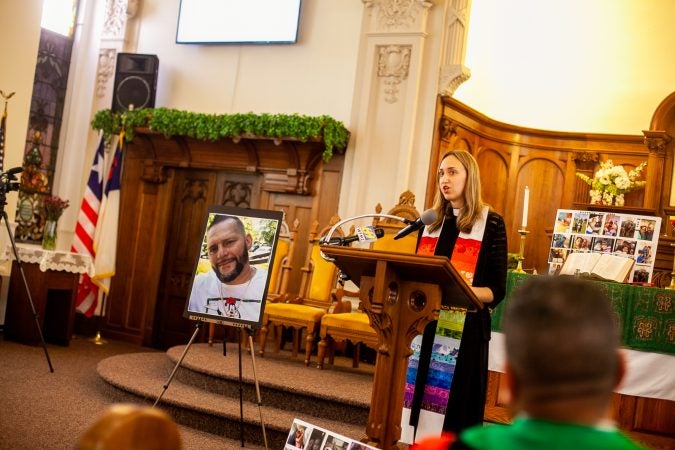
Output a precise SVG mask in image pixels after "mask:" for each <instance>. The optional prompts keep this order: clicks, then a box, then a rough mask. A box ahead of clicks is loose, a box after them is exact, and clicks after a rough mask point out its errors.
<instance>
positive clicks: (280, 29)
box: [176, 0, 302, 44]
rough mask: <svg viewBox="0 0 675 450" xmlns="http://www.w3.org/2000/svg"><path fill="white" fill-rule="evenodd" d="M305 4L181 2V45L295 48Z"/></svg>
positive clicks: (291, 0) (283, 0) (285, 0)
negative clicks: (291, 46)
mask: <svg viewBox="0 0 675 450" xmlns="http://www.w3.org/2000/svg"><path fill="white" fill-rule="evenodd" d="M301 1H302V0H181V2H180V10H179V12H178V27H177V31H176V43H178V44H242V43H256V44H292V43H295V42H297V39H298V26H299V22H300V4H301Z"/></svg>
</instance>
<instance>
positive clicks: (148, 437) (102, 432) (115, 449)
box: [75, 403, 183, 450]
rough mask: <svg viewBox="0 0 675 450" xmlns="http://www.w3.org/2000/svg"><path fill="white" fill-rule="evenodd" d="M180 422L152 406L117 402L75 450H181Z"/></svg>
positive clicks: (86, 434)
mask: <svg viewBox="0 0 675 450" xmlns="http://www.w3.org/2000/svg"><path fill="white" fill-rule="evenodd" d="M182 448H183V442H182V439H181V436H180V432H179V430H178V425H176V423H175V422H174V421H173V420H172V419H171V417H169V416H168V415H167V414H166V413H165V412H163V411H161V410H159V409H155V408H151V407H149V406H138V405H132V404H126V403H124V404H117V405H113V406H111V407H109V408H108V409H106V410H105V411H104V412H103V413H102V414H101V415H100V417H98V419H97V420H96V421H95V422H94V424H93V425H91V427H89V428H88V429H87V430H86V431H85V433H84V434H83V435H82V436H81V437H80V439H79V440H78V442H77V445H76V446H75V449H76V450H119V449H135V450H181V449H182Z"/></svg>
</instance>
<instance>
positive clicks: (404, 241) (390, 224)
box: [317, 191, 419, 369]
mask: <svg viewBox="0 0 675 450" xmlns="http://www.w3.org/2000/svg"><path fill="white" fill-rule="evenodd" d="M375 212H376V213H377V214H380V213H381V212H382V205H380V204H379V203H378V205H377V206H376V207H375ZM387 214H388V215H392V216H398V217H403V218H404V219H408V220H410V221H413V220H415V219H417V218H418V217H419V212H418V211H417V209H415V195H414V194H413V193H412V192H410V191H406V192H404V193H403V194H401V196H400V197H399V201H398V203H397V204H396V206H394V207H393V208H392V209H390V210H389V211H388V212H387ZM373 225H374V226H377V227H381V228H384V230H385V234H384V236H383V237H382V238H380V239H378V240H376V241H374V242H373V243H372V244H371V248H372V249H374V250H385V251H394V252H401V253H415V248H416V246H417V234H416V233H411V234H409V235H408V236H405V237H403V238H401V239H398V240H394V236H395V235H396V233H397V232H398V231H399V230H401V229H402V228H403V227H404V226H405V224H404V223H403V222H400V221H397V220H395V219H389V218H384V219H383V220H380V218H378V217H376V218H375V219H374V220H373ZM343 292H344V291H343V289H342V287H341V288H339V289H338V291H337V297H338V299H339V300H342V299H343V298H344V297H343V295H342V294H343ZM342 309H343V310H344V309H345V308H344V307H343V308H342ZM319 336H320V337H321V340H320V341H319V346H318V356H317V359H318V363H317V367H318V368H320V369H322V368H323V363H324V359H325V357H326V353H328V357H329V363H330V364H333V361H334V356H335V355H334V353H335V351H334V346H335V343H336V342H341V341H345V340H348V341H350V342H351V343H352V344H353V345H354V354H353V358H352V367H354V368H356V367H358V365H359V359H360V348H361V344H364V345H367V346H369V347H371V348H375V347H377V345H378V336H377V333H376V332H375V330H373V328H372V327H371V326H370V320H369V319H368V316H367V315H366V314H365V313H364V312H363V311H360V310H357V311H349V312H344V313H338V314H326V315H324V316H323V317H322V319H321V327H320V329H319Z"/></svg>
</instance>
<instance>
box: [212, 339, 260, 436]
mask: <svg viewBox="0 0 675 450" xmlns="http://www.w3.org/2000/svg"><path fill="white" fill-rule="evenodd" d="M244 330H246V334H247V336H248V348H249V351H250V353H251V363H252V364H253V381H254V382H255V398H256V403H257V404H258V413H259V414H260V426H261V427H262V434H263V441H264V442H265V449H267V433H266V431H265V421H264V420H263V415H262V398H261V397H260V385H259V384H258V371H257V369H256V366H255V350H254V348H253V328H251V327H242V328H240V329H239V430H240V435H241V446H242V447H243V446H244V380H243V377H242V370H241V341H242V338H243V337H244ZM224 345H225V342H224V341H223V346H224Z"/></svg>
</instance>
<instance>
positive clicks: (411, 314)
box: [321, 245, 483, 449]
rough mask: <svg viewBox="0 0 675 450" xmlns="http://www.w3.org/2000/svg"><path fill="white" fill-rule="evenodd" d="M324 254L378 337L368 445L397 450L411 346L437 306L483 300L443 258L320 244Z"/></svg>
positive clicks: (466, 305)
mask: <svg viewBox="0 0 675 450" xmlns="http://www.w3.org/2000/svg"><path fill="white" fill-rule="evenodd" d="M321 250H322V251H323V253H324V254H325V255H326V256H328V257H329V258H332V259H333V260H334V263H335V265H336V266H337V267H338V268H339V269H340V270H341V271H342V273H343V274H345V275H347V276H348V277H349V279H350V280H351V281H353V282H354V283H355V284H356V285H357V286H359V292H360V293H359V298H360V300H361V308H362V309H363V311H364V312H365V313H366V314H367V315H368V318H369V319H370V325H371V326H372V327H373V329H374V330H375V331H376V332H377V334H378V336H379V347H378V349H377V361H376V365H375V377H374V379H373V393H372V398H371V402H370V413H369V416H368V424H367V425H366V435H367V443H368V444H369V445H374V446H376V447H378V448H382V449H398V448H400V447H399V445H398V440H399V439H400V437H401V412H402V408H403V396H404V389H405V381H406V371H407V367H408V357H409V356H410V355H411V354H412V350H411V348H410V344H411V342H412V340H413V338H414V337H415V336H417V335H418V334H421V333H422V332H423V331H424V327H425V326H426V324H427V323H429V322H430V321H433V320H436V319H438V313H439V311H440V309H441V308H442V307H449V306H456V307H464V308H468V309H480V308H482V307H483V305H482V303H481V302H480V300H478V298H476V296H475V294H474V293H473V291H472V290H471V288H470V287H469V285H467V284H466V282H464V280H463V279H462V278H461V276H460V275H459V273H457V271H456V270H455V269H454V268H453V267H452V265H451V264H450V260H449V259H448V258H446V257H443V256H420V255H411V254H403V253H392V252H385V251H377V250H367V249H359V248H349V247H338V246H331V245H322V247H321Z"/></svg>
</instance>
